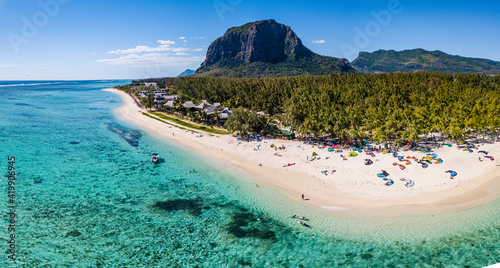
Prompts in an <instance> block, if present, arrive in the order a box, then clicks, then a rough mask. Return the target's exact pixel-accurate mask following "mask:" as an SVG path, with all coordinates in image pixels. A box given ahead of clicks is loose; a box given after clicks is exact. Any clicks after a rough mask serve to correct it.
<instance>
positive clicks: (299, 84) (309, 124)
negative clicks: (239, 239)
mask: <svg viewBox="0 0 500 268" xmlns="http://www.w3.org/2000/svg"><path fill="white" fill-rule="evenodd" d="M149 81H156V82H159V83H160V84H162V85H166V86H169V87H170V88H175V89H177V90H178V92H180V93H181V94H184V95H187V96H189V97H191V98H193V99H198V100H201V99H206V100H208V101H210V102H221V103H224V104H225V105H226V106H229V107H233V108H237V107H241V108H246V109H248V110H253V111H265V112H266V113H267V114H270V115H275V116H276V118H277V119H278V121H279V122H280V123H281V124H282V125H284V126H288V127H291V129H292V130H293V131H295V132H296V133H297V134H299V135H302V136H313V137H320V136H325V135H327V136H330V137H333V138H344V139H365V138H370V139H373V140H377V141H381V142H382V141H392V142H395V143H396V144H401V143H403V142H410V141H418V140H419V136H422V135H427V134H430V133H437V132H439V133H442V134H443V135H445V136H448V137H449V138H451V139H453V140H456V141H461V140H463V139H464V138H465V137H467V136H469V135H476V136H482V137H484V136H488V135H495V134H497V132H498V130H499V127H500V117H499V115H500V75H496V76H487V75H481V74H457V75H451V74H446V73H439V72H419V73H389V74H331V75H327V76H299V77H282V78H242V79H225V78H208V77H200V78H194V77H180V78H163V79H149Z"/></svg>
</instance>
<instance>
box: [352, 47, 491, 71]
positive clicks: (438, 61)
mask: <svg viewBox="0 0 500 268" xmlns="http://www.w3.org/2000/svg"><path fill="white" fill-rule="evenodd" d="M351 65H352V67H353V68H354V69H356V70H357V71H360V72H364V73H385V72H418V71H439V72H446V73H485V74H499V73H500V62H497V61H492V60H487V59H478V58H466V57H461V56H454V55H449V54H446V53H444V52H441V51H438V50H436V51H427V50H424V49H420V48H419V49H412V50H403V51H394V50H377V51H375V52H372V53H369V52H360V53H359V55H358V57H357V58H356V59H355V60H354V61H353V62H352V64H351Z"/></svg>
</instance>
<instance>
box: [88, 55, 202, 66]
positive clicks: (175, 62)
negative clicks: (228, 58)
mask: <svg viewBox="0 0 500 268" xmlns="http://www.w3.org/2000/svg"><path fill="white" fill-rule="evenodd" d="M203 60H205V57H198V56H191V57H182V56H180V55H175V56H169V55H168V53H148V54H143V55H138V54H128V55H124V56H121V57H119V58H116V59H100V60H97V61H98V62H102V63H105V64H108V65H127V66H132V67H157V66H186V65H192V64H194V63H201V62H203Z"/></svg>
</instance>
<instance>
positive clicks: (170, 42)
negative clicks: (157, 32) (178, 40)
mask: <svg viewBox="0 0 500 268" xmlns="http://www.w3.org/2000/svg"><path fill="white" fill-rule="evenodd" d="M156 42H158V43H160V44H162V45H175V41H170V40H158V41H156Z"/></svg>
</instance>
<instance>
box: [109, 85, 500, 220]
mask: <svg viewBox="0 0 500 268" xmlns="http://www.w3.org/2000/svg"><path fill="white" fill-rule="evenodd" d="M106 91H108V92H113V93H115V94H119V95H120V96H122V98H123V100H124V101H125V104H124V105H123V106H122V107H121V108H119V112H120V114H121V115H122V116H123V117H124V118H126V119H128V120H131V121H133V122H135V123H136V124H138V125H140V126H142V127H144V128H146V129H148V130H151V131H152V132H154V133H156V134H158V135H160V136H162V137H165V138H167V139H170V140H173V141H175V142H176V143H179V144H180V145H182V146H185V147H188V148H190V149H191V150H193V151H196V152H198V153H200V154H202V155H205V156H207V157H210V158H212V159H215V160H218V161H220V162H222V163H224V164H226V165H229V166H232V167H234V168H237V169H239V170H241V171H244V172H245V173H247V174H248V175H250V176H251V177H253V178H254V179H255V181H253V182H249V183H255V184H258V185H259V187H272V188H274V189H276V191H277V192H279V193H281V194H284V195H288V196H289V197H290V198H292V199H296V200H297V202H299V201H300V202H307V204H310V205H311V206H315V207H317V208H321V209H324V210H325V211H336V212H337V213H346V211H349V212H350V213H353V212H354V213H356V212H361V213H373V214H376V215H378V214H380V213H381V212H382V213H383V212H386V211H391V213H394V212H396V213H403V214H419V213H436V212H445V211H453V210H460V209H465V208H470V207H474V206H477V205H481V204H484V203H486V202H489V201H491V200H493V199H495V198H498V197H499V196H500V162H499V160H498V158H500V143H495V144H484V145H483V144H480V145H479V147H478V149H474V150H473V152H472V153H470V152H467V151H463V150H462V149H457V146H456V144H453V146H451V147H448V146H442V147H440V148H438V149H435V150H434V151H433V152H432V153H435V154H437V155H438V157H439V158H441V159H442V160H443V162H442V163H441V164H430V165H429V167H428V168H426V169H424V168H422V166H421V165H420V164H418V163H416V162H415V161H414V160H410V162H411V164H410V165H408V166H407V167H406V169H404V170H401V169H400V168H399V167H398V166H393V165H392V163H394V162H397V163H398V164H400V163H403V162H400V161H398V160H397V159H396V158H394V157H393V156H392V154H382V153H375V157H372V156H369V155H366V153H365V152H362V153H358V154H359V155H358V156H357V157H347V159H348V160H342V158H341V157H340V155H344V156H345V155H347V154H349V153H350V152H351V151H344V152H342V153H337V152H329V151H328V149H327V148H324V149H319V148H317V147H316V146H314V147H313V146H311V145H307V144H304V143H303V142H300V141H284V140H264V141H261V142H241V143H239V142H238V140H237V139H236V138H234V137H232V136H231V135H208V134H204V135H202V136H200V134H199V133H193V132H191V131H186V130H181V129H179V128H176V127H172V126H170V125H167V124H164V123H161V122H159V121H157V120H154V119H152V118H149V117H147V116H144V115H143V114H142V112H146V110H144V109H140V108H139V107H137V105H136V104H135V102H134V100H133V98H132V97H131V96H129V95H128V94H126V93H124V92H122V91H119V90H116V89H106ZM271 144H274V145H276V146H284V147H285V148H286V149H284V150H275V149H274V148H271ZM259 145H260V146H259ZM480 150H484V151H488V152H489V153H488V155H489V156H493V157H495V158H496V159H495V160H494V161H491V160H489V159H487V158H484V154H481V153H478V151H480ZM313 152H316V153H317V154H318V155H317V157H319V158H320V159H316V160H314V161H308V159H309V160H310V159H311V157H312V154H313ZM399 155H403V156H404V157H405V159H406V157H407V156H415V157H416V158H418V159H420V158H422V157H424V156H426V155H427V154H426V153H423V152H419V151H417V152H413V151H406V152H405V151H401V152H399ZM479 157H481V158H482V159H483V161H479ZM327 158H328V159H327ZM367 158H369V159H371V160H372V161H373V164H372V165H368V166H366V165H365V164H364V159H367ZM288 163H295V165H292V166H289V167H283V166H284V165H286V164H288ZM259 164H261V165H262V166H260V165H259ZM324 170H326V171H327V174H328V175H325V174H323V173H322V171H324ZM333 170H335V172H334V173H332V171H333ZM381 170H386V171H387V172H388V173H389V174H390V175H389V176H388V178H390V179H392V180H393V181H394V184H393V185H391V186H386V185H385V183H386V181H384V180H383V179H382V178H379V177H377V173H380V172H381ZM446 170H454V171H456V172H457V173H458V175H457V176H456V177H455V178H454V179H450V175H449V173H445V171H446ZM401 178H406V179H408V180H413V181H414V182H415V184H414V186H413V187H406V186H405V182H404V181H401V180H400V179H401ZM302 194H304V195H305V198H306V199H307V200H305V201H302V197H301V196H302Z"/></svg>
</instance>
